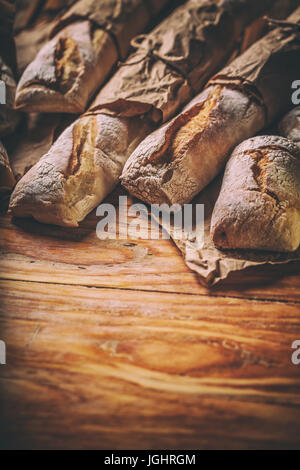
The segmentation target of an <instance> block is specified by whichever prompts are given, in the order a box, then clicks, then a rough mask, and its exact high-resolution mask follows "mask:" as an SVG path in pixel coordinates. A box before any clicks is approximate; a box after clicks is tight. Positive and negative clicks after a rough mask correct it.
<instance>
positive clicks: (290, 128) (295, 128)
mask: <svg viewBox="0 0 300 470" xmlns="http://www.w3.org/2000/svg"><path fill="white" fill-rule="evenodd" d="M278 130H279V133H280V134H281V135H282V136H283V137H286V138H288V139H290V140H292V141H293V142H295V143H296V144H297V145H299V146H300V106H297V107H296V108H294V109H292V110H291V111H290V112H289V113H288V114H286V115H285V116H284V117H283V119H282V120H281V121H280V123H279V125H278Z"/></svg>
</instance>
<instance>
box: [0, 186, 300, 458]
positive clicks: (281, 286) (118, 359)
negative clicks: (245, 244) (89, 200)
mask: <svg viewBox="0 0 300 470" xmlns="http://www.w3.org/2000/svg"><path fill="white" fill-rule="evenodd" d="M120 194H122V192H120V189H118V190H117V191H116V192H115V193H113V195H112V196H111V199H110V201H111V202H113V203H114V204H116V202H117V200H116V198H117V197H118V195H120ZM129 203H132V201H131V200H130V201H129ZM98 220H99V219H98V218H97V217H96V215H95V213H92V214H91V215H90V216H89V217H88V218H87V219H86V221H85V222H84V223H82V224H81V226H80V228H79V229H78V230H74V229H71V230H70V229H64V228H59V227H53V226H46V225H42V224H38V223H37V222H34V221H32V220H18V221H14V223H11V221H10V218H9V217H8V216H3V217H2V218H1V219H0V245H1V248H0V249H1V260H0V278H1V279H2V280H1V283H0V299H1V305H0V338H1V339H3V340H4V341H5V342H6V344H7V364H6V365H5V366H1V367H0V447H1V448H4V449H7V448H12V449H18V448H25V449H28V448H34V449H53V448H54V449H65V448H73V449H97V448H98V449H100V448H101V449H150V450H151V449H162V448H165V449H215V448H224V449H253V448H263V449H267V448H276V449H281V448H282V449H287V448H300V438H299V436H300V424H299V423H300V406H299V405H300V393H299V392H300V376H299V372H300V366H298V367H297V366H295V365H293V364H292V362H291V354H292V350H291V344H292V342H293V341H294V340H295V339H300V318H299V314H300V297H299V287H300V282H299V265H297V264H295V265H289V266H286V267H285V268H284V270H283V269H282V267H280V269H278V270H274V269H271V270H269V271H268V270H266V269H259V270H252V271H251V270H249V271H248V272H247V273H243V275H242V276H241V275H240V273H238V274H237V276H236V277H235V278H231V279H229V280H228V281H227V282H226V283H223V284H221V285H219V286H217V288H214V289H213V290H211V291H209V290H208V289H207V288H206V287H204V286H202V285H201V284H200V283H199V279H198V278H197V276H196V275H195V274H194V273H192V272H190V271H189V270H188V268H187V267H186V265H185V264H184V261H183V259H182V257H181V255H180V253H179V251H178V250H177V248H176V247H175V246H174V245H173V243H172V242H171V241H169V240H156V241H151V240H109V241H101V240H99V239H98V238H97V236H96V224H97V222H98Z"/></svg>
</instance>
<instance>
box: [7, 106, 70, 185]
mask: <svg viewBox="0 0 300 470" xmlns="http://www.w3.org/2000/svg"><path fill="white" fill-rule="evenodd" d="M74 119H75V115H67V116H62V115H61V114H28V115H27V116H26V120H24V121H23V122H22V125H21V126H20V128H19V129H18V139H17V140H16V139H15V136H12V137H11V138H10V139H9V140H8V150H9V155H10V162H11V167H12V170H13V173H14V176H15V178H16V180H17V181H18V180H19V179H20V178H22V176H24V174H25V173H26V172H27V171H28V170H29V169H30V168H31V167H32V166H33V165H35V164H36V163H37V162H38V161H39V159H40V158H41V157H42V156H43V155H45V154H46V153H47V152H48V150H49V149H50V147H51V145H52V144H53V142H54V141H55V140H56V138H57V137H58V136H59V135H60V134H61V132H62V131H63V130H64V129H65V128H66V127H67V126H68V125H69V124H71V122H72V121H73V120H74Z"/></svg>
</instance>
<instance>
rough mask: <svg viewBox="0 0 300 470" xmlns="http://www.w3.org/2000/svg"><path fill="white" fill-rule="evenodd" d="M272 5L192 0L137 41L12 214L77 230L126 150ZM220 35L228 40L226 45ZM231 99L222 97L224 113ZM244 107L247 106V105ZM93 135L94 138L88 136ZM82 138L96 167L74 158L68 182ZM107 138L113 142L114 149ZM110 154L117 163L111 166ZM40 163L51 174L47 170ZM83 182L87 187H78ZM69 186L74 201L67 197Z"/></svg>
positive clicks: (33, 176) (22, 191) (29, 182)
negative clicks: (75, 167)
mask: <svg viewBox="0 0 300 470" xmlns="http://www.w3.org/2000/svg"><path fill="white" fill-rule="evenodd" d="M273 3H274V2H273V0H271V1H267V2H265V3H264V4H262V2H261V1H260V0H255V1H253V0H245V1H243V2H240V0H232V1H230V2H228V1H227V0H222V1H218V0H210V1H208V0H191V1H189V2H187V3H185V4H184V5H183V6H181V7H179V8H178V9H177V10H175V11H174V12H173V13H172V14H171V15H170V16H169V17H168V18H166V19H165V20H164V21H163V22H162V23H161V24H160V25H158V26H157V27H156V28H154V30H153V31H152V32H151V33H150V34H149V35H147V36H146V37H144V36H142V37H140V38H138V40H137V41H136V48H137V50H136V52H134V53H133V54H131V55H130V56H129V58H128V60H127V61H126V62H125V63H124V64H122V67H120V69H119V70H118V71H117V72H116V74H115V75H114V76H113V77H112V78H111V79H110V80H109V82H108V83H107V84H106V85H105V87H104V88H103V89H102V90H101V91H100V93H99V94H98V96H97V97H96V99H95V101H94V103H93V104H92V105H91V107H90V108H89V110H88V111H87V112H86V113H85V115H84V117H83V118H80V119H79V120H78V121H77V123H76V124H75V125H74V126H71V127H70V128H69V130H68V131H66V133H64V134H63V135H62V136H61V137H60V138H59V139H58V141H57V143H56V144H55V145H54V146H53V148H51V150H50V151H49V152H48V153H47V155H46V156H45V157H43V159H42V161H41V162H42V163H41V162H40V163H39V164H38V165H36V166H35V167H33V168H32V170H30V172H28V174H27V175H26V177H25V178H23V179H22V180H21V181H20V182H19V183H18V185H17V187H16V189H15V191H14V193H13V195H12V198H11V204H10V210H11V213H12V214H13V215H15V216H22V217H24V216H27V215H32V216H33V217H35V218H36V219H38V220H42V221H44V222H48V223H55V224H58V225H76V224H77V223H78V222H79V221H80V220H82V219H83V218H84V217H85V216H86V215H87V213H88V212H89V211H90V210H91V209H93V208H94V207H95V206H97V204H99V203H100V202H101V200H102V199H103V197H104V196H105V195H106V194H107V193H108V191H110V190H111V189H112V188H113V187H114V186H115V184H116V182H117V180H118V176H120V174H121V172H122V167H123V165H124V163H125V161H126V159H127V158H128V156H129V154H130V151H133V150H134V148H135V147H136V145H138V144H139V142H140V141H141V140H142V139H143V138H144V137H145V136H146V135H147V134H148V133H149V132H151V131H152V130H153V128H154V126H157V125H158V122H160V121H165V120H166V119H168V118H169V117H170V116H172V115H173V114H174V113H175V111H176V110H178V108H179V107H180V106H181V105H182V104H183V103H184V102H185V101H187V100H188V98H189V97H190V96H192V94H193V93H194V88H195V87H199V88H201V87H202V86H203V84H204V83H205V81H206V80H207V78H208V76H209V75H210V74H211V73H212V72H213V71H214V70H215V69H216V68H217V67H218V66H220V65H221V63H223V61H226V60H228V58H229V57H230V56H231V54H232V53H233V51H234V50H235V48H236V47H237V46H238V43H239V40H240V37H241V34H242V30H243V28H244V27H245V26H246V25H247V24H248V23H250V22H251V21H253V19H254V18H256V17H257V16H259V15H260V14H261V13H262V12H263V11H265V10H266V8H267V5H271V4H273ZM226 37H228V38H229V39H228V41H226V42H225V39H226ZM221 43H222V47H220V44H221ZM223 43H224V44H223ZM232 94H234V93H231V91H230V90H229V92H228V93H227V91H226V96H227V95H228V100H227V101H228V102H226V103H227V104H226V106H227V108H228V109H230V106H231V98H230V97H231V95H232ZM244 101H245V107H247V106H248V101H247V100H246V99H245V100H244ZM238 105H240V102H238ZM253 106H254V105H253ZM227 108H226V109H227ZM250 108H251V109H250V111H249V112H251V110H252V106H250ZM99 116H100V117H99ZM255 119H256V120H257V116H256V118H255ZM92 123H98V124H97V125H94V124H92ZM95 129H96V130H95ZM92 130H95V132H96V137H95V138H91V136H90V133H91V132H92ZM108 130H109V132H108ZM93 132H94V131H93ZM85 139H87V140H88V141H89V144H88V145H89V153H90V155H91V156H93V155H94V156H95V157H94V158H96V156H97V155H98V156H97V158H96V160H95V165H92V166H91V167H85V166H84V164H85V161H86V158H85V157H83V158H81V159H80V161H81V164H82V166H81V169H80V170H78V171H77V170H76V177H75V176H74V178H73V177H69V180H68V177H66V176H65V173H66V170H65V168H68V162H69V161H70V160H72V159H73V156H72V155H74V152H75V154H76V153H77V150H76V149H77V146H78V144H77V142H78V141H79V142H81V144H80V145H81V146H83V147H84V146H85V145H86V144H85ZM112 139H117V140H116V146H117V147H116V149H114V148H113V143H112ZM107 148H109V150H107ZM85 153H86V152H85ZM103 154H104V155H106V160H105V165H106V166H110V165H112V166H113V167H114V168H115V171H114V172H112V171H111V170H107V171H106V172H105V175H103V168H104V163H103V162H102V160H101V159H100V157H99V155H103ZM116 155H117V156H118V162H119V163H118V165H115V164H114V160H115V158H116ZM89 158H90V159H91V158H92V157H89ZM110 159H111V160H112V161H111V162H110ZM89 161H90V160H89ZM61 162H63V167H62V163H61ZM45 165H46V166H47V168H49V167H51V171H49V172H48V171H47V172H46V171H45ZM106 166H105V168H106ZM117 172H119V174H118V175H117ZM86 179H88V181H89V184H85V180H86ZM43 180H44V181H43ZM67 180H68V181H67ZM58 181H61V184H60V185H59V188H58ZM70 181H72V193H73V197H74V198H76V203H73V202H74V201H73V197H72V198H71V197H70V196H69V188H70V187H71V186H70V184H71V183H70ZM50 193H51V195H50ZM43 201H44V202H45V201H47V204H43V203H42V202H43Z"/></svg>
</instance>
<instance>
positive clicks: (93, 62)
mask: <svg viewBox="0 0 300 470" xmlns="http://www.w3.org/2000/svg"><path fill="white" fill-rule="evenodd" d="M166 1H167V0H164V1H162V2H161V6H160V8H162V7H163V5H164V4H165V3H166ZM119 10H120V11H119ZM150 19H151V15H150V13H149V10H148V8H147V6H146V4H145V2H144V1H143V0H122V2H119V1H118V0H101V1H99V0H80V1H78V2H76V3H75V4H74V6H73V7H72V8H71V9H70V10H69V11H68V12H67V13H66V14H65V15H64V16H63V17H62V18H61V19H60V20H59V22H58V23H57V25H56V27H55V28H54V30H53V34H54V33H55V34H54V35H53V37H52V39H51V40H50V41H48V42H47V43H46V44H45V45H44V46H43V47H42V49H41V50H40V51H39V53H38V54H37V56H36V58H35V59H34V61H33V62H31V63H30V64H29V66H28V67H27V68H26V70H25V72H24V74H23V75H22V77H21V80H20V82H19V85H18V89H17V96H16V107H17V108H19V109H22V110H23V111H28V112H64V113H66V112H67V113H82V112H83V111H84V110H85V109H86V106H87V104H88V102H89V101H90V99H91V98H92V96H93V95H94V94H95V92H96V91H97V89H99V87H100V86H101V85H102V83H103V82H104V80H105V79H106V78H107V76H108V74H109V72H110V71H111V69H112V67H113V66H114V64H115V63H116V62H117V61H118V59H119V58H124V57H125V55H126V54H127V52H128V49H129V46H130V40H131V39H132V37H133V36H135V35H136V34H138V33H139V32H141V31H142V30H143V29H144V28H145V26H146V25H147V23H148V22H149V20H150ZM123 56H124V57H123Z"/></svg>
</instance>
